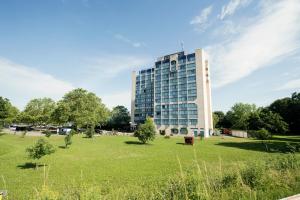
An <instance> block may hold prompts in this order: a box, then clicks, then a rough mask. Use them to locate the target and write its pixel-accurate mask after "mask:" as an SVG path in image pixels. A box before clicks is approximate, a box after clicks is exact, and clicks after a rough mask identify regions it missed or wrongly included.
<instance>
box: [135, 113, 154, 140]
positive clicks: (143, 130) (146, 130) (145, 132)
mask: <svg viewBox="0 0 300 200" xmlns="http://www.w3.org/2000/svg"><path fill="white" fill-rule="evenodd" d="M135 135H136V136H137V137H138V139H139V140H140V141H141V142H142V143H143V144H145V143H147V142H148V141H152V140H154V139H155V126H154V123H153V120H152V119H151V118H150V117H147V119H146V121H145V123H144V124H141V125H140V126H139V127H138V129H137V130H136V133H135Z"/></svg>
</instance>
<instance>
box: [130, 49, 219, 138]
mask: <svg viewBox="0 0 300 200" xmlns="http://www.w3.org/2000/svg"><path fill="white" fill-rule="evenodd" d="M132 83H133V84H132V102H131V115H132V116H131V121H132V122H133V123H135V124H139V123H142V122H143V121H144V120H145V119H146V117H147V116H150V117H154V123H155V125H156V128H157V131H158V132H160V133H163V132H164V133H165V134H171V133H172V134H189V135H195V136H196V135H200V134H202V135H204V136H205V137H208V136H209V135H210V134H211V133H212V129H213V122H212V109H211V88H210V79H209V63H208V58H207V55H206V54H205V52H204V51H203V50H202V49H197V50H196V51H195V53H191V54H185V52H183V51H182V52H177V53H174V54H170V55H166V56H163V57H160V58H158V59H157V61H156V62H155V64H154V67H153V68H149V69H146V70H141V71H139V72H138V73H136V72H133V73H132Z"/></svg>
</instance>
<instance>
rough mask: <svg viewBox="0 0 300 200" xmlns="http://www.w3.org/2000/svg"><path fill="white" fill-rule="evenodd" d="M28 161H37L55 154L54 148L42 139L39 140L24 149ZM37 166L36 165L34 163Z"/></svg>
mask: <svg viewBox="0 0 300 200" xmlns="http://www.w3.org/2000/svg"><path fill="white" fill-rule="evenodd" d="M26 152H27V153H28V157H29V158H30V159H34V160H39V159H41V158H42V157H43V156H46V155H50V154H52V153H54V152H55V149H54V147H53V146H52V145H51V144H50V143H49V142H47V141H46V140H44V139H42V138H41V139H39V140H38V141H37V142H36V143H35V144H34V145H33V146H31V147H28V148H27V149H26ZM35 165H36V166H37V163H35Z"/></svg>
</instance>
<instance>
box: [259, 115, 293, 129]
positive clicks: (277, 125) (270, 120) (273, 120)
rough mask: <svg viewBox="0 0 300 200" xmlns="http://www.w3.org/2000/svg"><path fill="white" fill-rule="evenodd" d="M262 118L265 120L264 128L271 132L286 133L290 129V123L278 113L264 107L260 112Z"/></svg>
mask: <svg viewBox="0 0 300 200" xmlns="http://www.w3.org/2000/svg"><path fill="white" fill-rule="evenodd" d="M260 118H261V120H262V121H263V128H265V129H267V130H268V131H269V132H271V133H277V134H285V133H286V132H287V131H288V124H287V123H286V122H285V121H283V119H282V117H281V116H280V115H279V114H278V113H274V112H272V111H270V110H269V109H263V110H262V111H261V112H260Z"/></svg>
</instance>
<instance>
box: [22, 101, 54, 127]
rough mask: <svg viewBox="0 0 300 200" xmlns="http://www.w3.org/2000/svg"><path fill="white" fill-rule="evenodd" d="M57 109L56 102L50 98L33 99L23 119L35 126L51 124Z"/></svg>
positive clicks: (27, 106) (26, 108)
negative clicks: (53, 113) (52, 116)
mask: <svg viewBox="0 0 300 200" xmlns="http://www.w3.org/2000/svg"><path fill="white" fill-rule="evenodd" d="M55 107H56V103H55V101H53V100H52V99H50V98H38V99H32V100H30V101H29V103H28V104H27V105H26V107H25V110H24V114H23V116H24V118H23V119H26V122H27V123H31V124H33V125H45V124H49V123H50V122H51V115H52V112H53V111H54V109H55Z"/></svg>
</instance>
